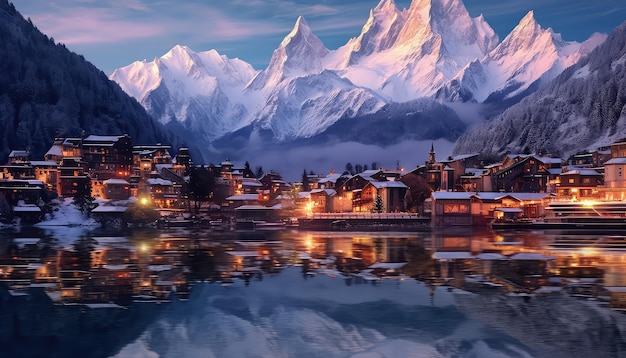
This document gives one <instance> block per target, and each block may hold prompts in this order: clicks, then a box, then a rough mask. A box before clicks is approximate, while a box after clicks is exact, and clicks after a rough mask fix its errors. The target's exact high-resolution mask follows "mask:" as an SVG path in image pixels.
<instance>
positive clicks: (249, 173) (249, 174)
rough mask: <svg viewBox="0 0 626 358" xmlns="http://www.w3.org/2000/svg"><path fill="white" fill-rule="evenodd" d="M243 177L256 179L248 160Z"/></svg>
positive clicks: (244, 166)
mask: <svg viewBox="0 0 626 358" xmlns="http://www.w3.org/2000/svg"><path fill="white" fill-rule="evenodd" d="M243 177H244V178H254V173H253V172H252V169H250V163H248V161H247V160H246V163H245V164H244V165H243Z"/></svg>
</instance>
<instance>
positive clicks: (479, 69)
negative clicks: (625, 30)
mask: <svg viewBox="0 0 626 358" xmlns="http://www.w3.org/2000/svg"><path fill="white" fill-rule="evenodd" d="M605 39H606V36H605V35H601V34H594V36H592V37H591V38H590V39H589V40H587V41H586V42H585V43H584V44H582V45H581V44H580V43H578V42H565V41H563V39H562V38H561V35H560V34H556V33H554V32H553V31H552V29H549V28H548V29H543V28H542V27H541V26H540V25H539V24H538V23H537V21H536V20H535V17H534V13H533V11H530V12H529V13H528V14H526V16H524V18H523V19H522V20H521V21H520V23H519V24H518V25H517V26H516V27H515V29H513V31H512V32H511V33H510V34H509V35H508V36H507V37H506V38H505V39H504V40H503V41H502V43H500V44H499V45H498V46H497V47H496V48H494V49H493V50H492V51H490V52H489V53H488V54H487V56H485V57H484V58H482V59H481V60H474V61H471V62H470V63H469V64H467V66H466V67H465V68H464V69H463V70H462V71H461V72H460V73H459V74H458V75H457V76H456V77H455V78H454V80H453V81H451V82H450V84H448V85H447V86H444V87H443V88H442V89H441V90H440V91H439V93H438V97H440V98H444V99H447V100H459V99H460V100H463V101H468V100H473V101H476V102H495V101H501V100H506V99H510V98H514V97H516V96H520V95H523V94H524V93H526V92H527V91H528V90H529V88H530V87H531V86H532V85H533V84H535V83H536V82H537V81H544V82H545V81H548V80H551V79H553V78H554V77H556V76H557V75H558V74H560V73H561V72H562V71H563V70H564V69H565V68H567V67H569V66H571V65H573V64H574V63H576V62H577V61H578V60H579V59H580V58H581V57H582V56H584V55H586V54H587V53H588V52H589V51H590V50H592V49H593V48H595V46H597V45H598V44H600V43H602V41H604V40H605Z"/></svg>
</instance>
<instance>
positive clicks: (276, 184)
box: [259, 172, 291, 200]
mask: <svg viewBox="0 0 626 358" xmlns="http://www.w3.org/2000/svg"><path fill="white" fill-rule="evenodd" d="M259 182H260V183H261V184H263V187H262V190H263V191H264V195H267V196H269V200H274V199H276V198H277V197H278V196H279V195H280V194H282V193H283V192H286V191H289V190H290V189H291V185H290V184H289V183H287V182H286V181H285V180H284V179H283V177H281V176H280V174H278V173H275V172H269V173H265V174H264V175H263V177H261V178H260V179H259Z"/></svg>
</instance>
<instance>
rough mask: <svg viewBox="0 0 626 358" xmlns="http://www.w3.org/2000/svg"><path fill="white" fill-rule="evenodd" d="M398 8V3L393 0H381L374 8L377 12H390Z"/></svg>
mask: <svg viewBox="0 0 626 358" xmlns="http://www.w3.org/2000/svg"><path fill="white" fill-rule="evenodd" d="M396 10H397V7H396V3H395V2H394V1H393V0H380V2H379V3H378V5H376V7H375V8H374V9H373V10H372V11H373V12H375V13H390V12H395V11H396Z"/></svg>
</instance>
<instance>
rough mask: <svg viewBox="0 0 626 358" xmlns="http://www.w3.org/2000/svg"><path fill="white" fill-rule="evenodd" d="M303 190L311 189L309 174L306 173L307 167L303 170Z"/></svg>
mask: <svg viewBox="0 0 626 358" xmlns="http://www.w3.org/2000/svg"><path fill="white" fill-rule="evenodd" d="M302 191H309V176H308V175H307V173H306V169H304V172H302Z"/></svg>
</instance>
